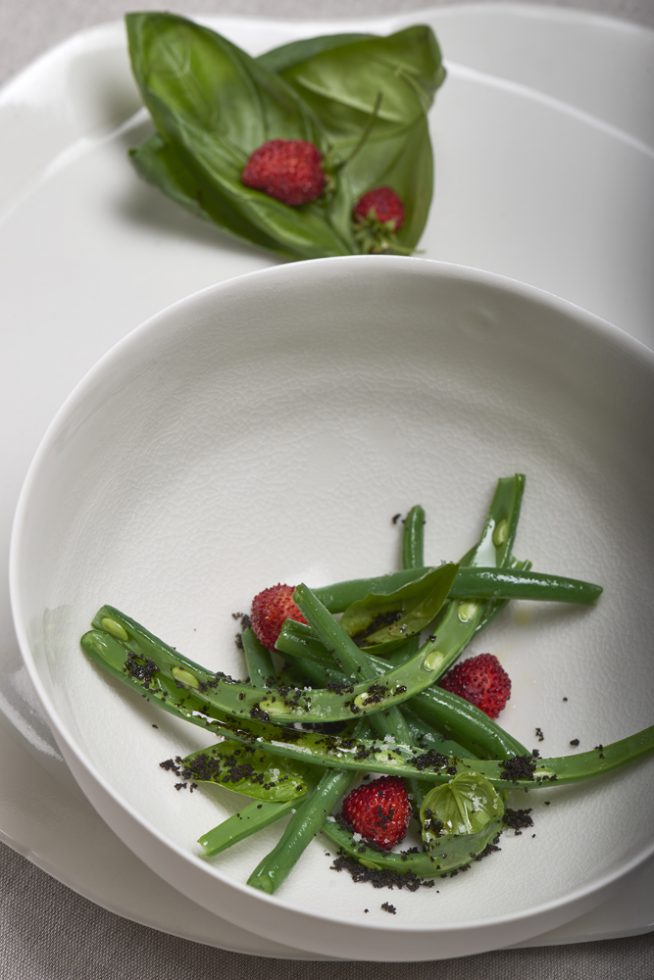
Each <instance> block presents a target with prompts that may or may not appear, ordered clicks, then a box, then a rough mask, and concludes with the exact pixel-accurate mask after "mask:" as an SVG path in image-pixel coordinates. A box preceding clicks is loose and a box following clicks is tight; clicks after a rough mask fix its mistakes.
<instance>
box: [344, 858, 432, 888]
mask: <svg viewBox="0 0 654 980" xmlns="http://www.w3.org/2000/svg"><path fill="white" fill-rule="evenodd" d="M331 870H332V871H347V872H348V874H349V875H350V877H351V878H352V881H354V882H355V884H359V883H361V882H364V883H365V882H367V883H369V884H371V885H372V886H373V888H391V889H392V888H397V889H402V888H406V889H407V891H410V892H415V891H417V890H418V889H419V888H433V887H434V879H433V878H418V876H417V875H415V874H413V872H411V871H409V872H407V873H406V874H404V873H401V872H399V871H391V870H389V869H388V868H386V869H382V868H366V867H365V866H364V865H363V864H359V862H358V861H357V860H356V858H353V857H350V856H349V855H347V854H339V855H338V857H336V858H334V863H333V864H332V865H331Z"/></svg>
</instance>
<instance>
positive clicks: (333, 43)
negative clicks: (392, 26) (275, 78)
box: [257, 34, 372, 72]
mask: <svg viewBox="0 0 654 980" xmlns="http://www.w3.org/2000/svg"><path fill="white" fill-rule="evenodd" d="M371 36H372V35H370V34H321V35H320V36H319V37H307V38H301V39H300V40H299V41H289V42H288V44H282V45H280V46H279V47H278V48H273V49H272V50H271V51H266V53H265V54H260V55H259V57H258V58H257V61H258V62H259V64H261V65H265V66H266V68H269V69H270V70H271V71H276V72H282V71H284V69H286V68H290V67H291V66H292V65H295V64H297V63H298V62H299V61H306V59H307V58H313V57H314V55H316V54H320V53H321V52H322V51H328V50H330V49H331V48H338V47H340V46H341V45H343V44H351V43H352V41H360V40H361V38H362V37H371Z"/></svg>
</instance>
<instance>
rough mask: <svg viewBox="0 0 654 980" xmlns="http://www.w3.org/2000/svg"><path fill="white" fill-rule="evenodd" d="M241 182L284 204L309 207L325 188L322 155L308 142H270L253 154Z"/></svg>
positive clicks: (263, 144)
mask: <svg viewBox="0 0 654 980" xmlns="http://www.w3.org/2000/svg"><path fill="white" fill-rule="evenodd" d="M241 180H242V181H243V183H244V184H245V186H246V187H253V188H254V189H255V190H258V191H263V192H264V193H265V194H268V195H269V196H270V197H275V198H277V200H278V201H283V203H284V204H290V205H291V206H293V207H296V206H297V205H299V204H308V203H309V201H314V200H315V199H316V198H317V197H319V196H320V194H322V192H323V190H324V188H325V182H326V178H325V174H324V172H323V169H322V154H321V152H320V150H319V149H318V148H317V147H316V146H314V144H313V143H309V142H307V141H306V140H268V142H267V143H262V145H261V146H260V147H258V148H257V149H256V150H255V151H254V153H252V154H251V156H250V158H249V160H248V162H247V164H246V165H245V169H244V170H243V173H242V174H241Z"/></svg>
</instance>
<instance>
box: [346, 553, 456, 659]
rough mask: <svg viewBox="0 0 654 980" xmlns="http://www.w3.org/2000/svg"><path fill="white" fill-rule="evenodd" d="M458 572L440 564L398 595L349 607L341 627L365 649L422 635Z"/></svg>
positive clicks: (368, 599)
mask: <svg viewBox="0 0 654 980" xmlns="http://www.w3.org/2000/svg"><path fill="white" fill-rule="evenodd" d="M457 571H458V565H455V564H454V563H448V564H446V565H440V566H439V567H438V568H434V569H432V570H431V571H430V572H427V574H426V575H423V576H422V578H419V579H416V580H415V581H414V582H408V583H407V584H406V585H403V586H402V587H401V588H399V589H396V590H395V592H388V593H386V594H378V593H377V594H374V593H373V594H371V595H368V596H366V597H365V599H359V600H357V601H356V602H353V603H352V604H351V605H350V606H348V607H347V609H346V610H345V612H344V613H343V615H342V617H341V626H342V627H343V629H344V630H345V631H346V632H347V633H348V634H349V635H350V636H351V637H352V638H353V639H354V640H355V641H356V642H357V643H359V644H361V645H363V646H366V647H367V646H372V645H374V644H381V643H384V644H385V643H387V642H388V641H391V640H398V639H406V638H407V637H409V636H413V635H415V634H416V633H420V632H421V630H423V629H426V627H427V626H429V624H430V623H431V622H432V621H433V620H434V619H435V618H436V616H437V615H438V613H439V611H440V609H441V608H442V606H443V604H444V602H445V600H446V599H447V597H448V594H449V591H450V589H451V587H452V583H453V582H454V579H455V577H456V573H457Z"/></svg>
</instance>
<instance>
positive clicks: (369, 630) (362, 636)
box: [352, 609, 402, 647]
mask: <svg viewBox="0 0 654 980" xmlns="http://www.w3.org/2000/svg"><path fill="white" fill-rule="evenodd" d="M401 616H402V612H401V610H399V609H394V610H391V611H389V612H385V613H380V614H379V615H378V616H375V618H374V619H373V620H372V622H370V623H369V624H368V625H367V626H366V628H365V629H363V630H360V631H359V632H358V633H355V634H354V635H353V636H352V639H353V640H354V642H355V643H356V645H357V646H358V647H361V646H363V645H364V644H365V642H366V640H367V639H368V638H369V637H371V636H372V635H373V633H376V632H377V630H380V629H383V627H384V626H392V625H393V623H396V622H397V621H398V619H400V618H401Z"/></svg>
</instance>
